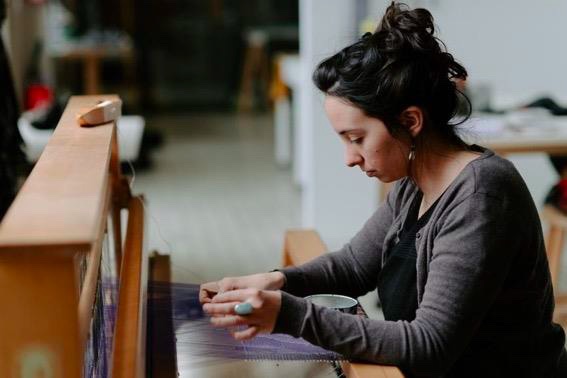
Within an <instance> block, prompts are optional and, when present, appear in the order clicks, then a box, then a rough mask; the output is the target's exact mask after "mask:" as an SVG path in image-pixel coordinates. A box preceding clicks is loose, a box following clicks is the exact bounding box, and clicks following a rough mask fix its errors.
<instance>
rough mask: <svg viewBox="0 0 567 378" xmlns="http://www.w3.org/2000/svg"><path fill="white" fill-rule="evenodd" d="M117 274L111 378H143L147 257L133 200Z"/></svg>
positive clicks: (140, 210) (140, 212)
mask: <svg viewBox="0 0 567 378" xmlns="http://www.w3.org/2000/svg"><path fill="white" fill-rule="evenodd" d="M128 214H129V217H128V226H127V230H126V238H125V243H124V253H123V255H122V268H121V270H120V291H119V294H118V295H119V296H118V310H117V314H116V327H115V335H114V348H113V358H114V361H113V367H112V377H114V378H137V377H143V376H144V375H145V348H146V338H145V336H146V333H145V332H146V306H145V304H146V299H147V291H146V290H147V279H148V277H147V256H146V255H145V253H144V246H143V234H144V206H143V199H142V198H141V197H133V198H132V199H131V200H130V206H129V207H128Z"/></svg>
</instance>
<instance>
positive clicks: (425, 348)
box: [274, 146, 567, 377]
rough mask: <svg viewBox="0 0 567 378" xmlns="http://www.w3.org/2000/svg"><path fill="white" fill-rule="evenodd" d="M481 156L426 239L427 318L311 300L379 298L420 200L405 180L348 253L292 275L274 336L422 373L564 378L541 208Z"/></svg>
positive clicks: (421, 297)
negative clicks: (380, 280)
mask: <svg viewBox="0 0 567 378" xmlns="http://www.w3.org/2000/svg"><path fill="white" fill-rule="evenodd" d="M473 147H474V148H475V149H477V150H478V151H479V152H481V155H480V156H479V157H478V158H477V159H475V160H473V161H472V162H470V163H469V164H468V165H467V166H466V167H465V168H464V169H463V170H462V171H461V173H460V174H459V175H458V176H457V178H456V179H455V180H454V181H453V182H452V183H451V185H450V186H449V187H448V188H447V190H446V191H445V192H444V194H443V195H442V197H441V198H440V199H439V202H438V204H437V206H436V207H435V209H434V211H433V213H432V214H431V218H430V220H429V221H428V222H427V224H426V225H425V226H424V227H423V228H422V229H421V230H419V232H418V233H417V235H416V251H417V262H416V264H417V292H418V306H419V307H418V309H417V312H416V317H415V320H413V321H411V322H408V321H380V320H372V319H365V318H361V317H358V316H355V315H349V314H343V313H340V312H336V311H333V310H329V309H326V308H322V307H319V306H316V305H313V304H311V303H309V302H308V301H306V300H305V299H303V298H301V297H302V296H305V295H309V294H314V293H339V294H345V295H349V296H352V297H358V296H361V295H364V294H366V293H368V292H369V291H371V290H374V289H376V285H377V277H378V274H379V272H380V269H381V267H382V266H383V265H384V262H385V260H386V259H387V258H388V254H389V252H390V251H391V250H392V247H393V245H395V243H396V242H397V241H398V240H399V236H400V232H401V230H402V226H403V223H404V220H405V218H406V216H407V213H408V208H409V206H410V204H411V201H412V199H413V197H414V196H415V195H416V193H417V191H418V188H417V187H416V186H415V185H414V184H413V183H412V182H411V180H409V179H407V178H404V179H402V180H400V181H398V182H397V183H396V184H395V186H394V187H393V189H392V190H391V191H390V193H389V194H388V196H387V199H386V200H385V202H384V203H383V204H382V205H381V206H380V207H379V209H378V210H377V211H376V212H375V213H374V214H373V215H372V217H371V218H370V219H369V220H368V221H367V222H366V224H365V225H364V227H363V228H362V230H361V231H359V232H358V233H357V234H356V235H355V236H354V238H352V240H351V241H350V242H349V243H347V244H346V245H345V246H344V247H343V248H342V249H340V250H339V251H337V252H333V253H327V254H325V255H323V256H321V257H319V258H317V259H315V260H313V261H312V262H309V263H307V264H304V265H302V266H299V267H290V268H285V269H282V270H281V271H282V272H283V273H284V275H285V277H286V283H285V286H284V288H283V292H282V307H281V310H280V313H279V315H278V318H277V321H276V327H275V330H274V332H278V333H287V334H290V335H293V336H295V337H302V338H304V339H306V340H308V341H310V342H312V343H314V344H317V345H319V346H322V347H324V348H326V349H329V350H333V351H337V352H339V353H341V354H343V355H345V356H346V357H349V358H351V359H360V360H365V361H371V362H376V363H381V364H393V365H398V366H400V367H402V368H403V369H404V371H405V372H406V373H408V374H412V375H416V376H463V377H464V376H482V377H490V376H515V377H524V376H525V377H545V376H555V374H556V371H557V366H558V361H559V358H560V355H562V354H563V353H564V343H565V335H564V333H563V330H562V329H561V328H560V327H559V326H557V325H556V324H554V323H553V322H552V313H553V307H554V300H553V290H552V287H551V283H550V282H551V281H550V274H549V268H548V263H547V258H546V254H545V247H544V241H543V237H542V229H541V224H540V220H539V216H538V212H537V209H536V207H535V205H534V202H533V200H532V198H531V196H530V194H529V192H528V189H527V187H526V185H525V183H524V181H523V180H522V178H521V176H520V175H519V173H518V172H517V171H516V169H515V168H514V166H513V165H512V164H511V163H510V162H509V161H507V160H505V159H503V158H501V157H499V156H497V155H495V154H494V153H493V152H492V151H490V150H487V149H483V148H481V147H478V146H473ZM565 374H566V375H565V376H566V377H567V372H565Z"/></svg>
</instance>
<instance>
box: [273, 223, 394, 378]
mask: <svg viewBox="0 0 567 378" xmlns="http://www.w3.org/2000/svg"><path fill="white" fill-rule="evenodd" d="M325 251H327V247H326V246H325V243H323V241H322V240H321V237H320V236H319V234H318V233H317V232H316V231H314V230H290V231H287V232H286V234H285V241H284V251H283V266H290V265H301V264H303V263H306V262H307V261H309V260H312V259H314V258H315V257H317V256H320V255H321V254H323V253H325ZM341 366H342V368H343V371H344V373H345V374H346V376H347V377H351V378H371V377H372V378H403V377H404V375H403V374H402V372H401V371H400V370H399V369H398V368H397V367H395V366H383V365H375V364H362V363H350V362H348V363H343V364H341Z"/></svg>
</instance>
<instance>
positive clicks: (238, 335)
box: [232, 326, 259, 340]
mask: <svg viewBox="0 0 567 378" xmlns="http://www.w3.org/2000/svg"><path fill="white" fill-rule="evenodd" d="M258 331H259V329H258V327H256V326H250V327H248V328H246V329H245V330H242V331H237V332H234V333H233V334H232V336H233V337H234V338H235V339H236V340H249V339H251V338H253V337H254V336H256V335H257V334H258Z"/></svg>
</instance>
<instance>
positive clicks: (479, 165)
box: [463, 149, 528, 197]
mask: <svg viewBox="0 0 567 378" xmlns="http://www.w3.org/2000/svg"><path fill="white" fill-rule="evenodd" d="M483 150H484V151H483V152H482V154H481V155H480V156H479V157H478V158H477V159H475V160H473V161H472V162H471V163H470V164H469V167H467V168H468V169H466V170H464V172H463V173H464V174H463V176H464V177H463V180H464V181H465V182H466V183H468V184H469V186H470V190H471V191H472V192H474V193H485V194H488V195H491V196H494V197H503V196H508V195H510V194H513V193H516V192H517V191H518V190H520V192H525V193H528V189H527V187H526V184H525V182H524V180H523V178H522V176H521V175H520V173H519V172H518V170H517V169H516V167H515V166H514V164H512V162H510V161H509V160H507V159H505V158H503V157H502V156H499V155H497V154H495V153H494V152H493V151H491V150H489V149H483Z"/></svg>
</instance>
